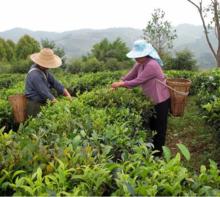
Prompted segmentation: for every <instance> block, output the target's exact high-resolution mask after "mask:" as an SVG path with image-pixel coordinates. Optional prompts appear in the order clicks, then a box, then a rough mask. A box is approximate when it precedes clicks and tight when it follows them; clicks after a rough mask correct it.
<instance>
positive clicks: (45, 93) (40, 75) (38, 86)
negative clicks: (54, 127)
mask: <svg viewBox="0 0 220 197" xmlns="http://www.w3.org/2000/svg"><path fill="white" fill-rule="evenodd" d="M30 58H31V60H32V61H33V62H34V63H35V64H33V65H32V66H31V68H30V70H29V72H28V74H27V77H26V84H25V96H26V98H27V115H28V116H33V117H34V116H36V115H37V113H38V112H39V111H40V107H41V106H42V105H44V104H45V103H46V102H47V100H50V101H51V102H56V98H55V97H54V96H53V94H52V93H51V91H50V89H51V88H54V89H55V90H56V91H57V93H58V94H62V95H64V96H66V97H68V98H69V99H71V95H70V93H69V92H68V91H67V89H65V88H64V86H63V85H62V84H61V83H59V82H58V81H57V80H56V79H55V78H54V77H53V75H52V74H51V73H49V72H48V69H50V68H57V67H59V66H61V64H62V61H61V59H60V58H59V57H58V56H57V55H55V54H54V52H53V50H51V49H49V48H44V49H42V50H41V51H40V52H39V53H34V54H32V55H31V56H30Z"/></svg>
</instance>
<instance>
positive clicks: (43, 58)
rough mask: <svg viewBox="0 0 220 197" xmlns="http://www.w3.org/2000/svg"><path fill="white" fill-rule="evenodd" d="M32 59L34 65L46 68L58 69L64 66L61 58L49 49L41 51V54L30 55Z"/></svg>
mask: <svg viewBox="0 0 220 197" xmlns="http://www.w3.org/2000/svg"><path fill="white" fill-rule="evenodd" d="M30 58H31V60H32V61H33V62H34V63H36V64H38V65H40V66H42V67H45V68H57V67H59V66H61V64H62V61H61V59H60V57H59V56H57V55H55V54H54V52H53V50H52V49H49V48H43V49H41V51H40V52H39V53H34V54H32V55H30Z"/></svg>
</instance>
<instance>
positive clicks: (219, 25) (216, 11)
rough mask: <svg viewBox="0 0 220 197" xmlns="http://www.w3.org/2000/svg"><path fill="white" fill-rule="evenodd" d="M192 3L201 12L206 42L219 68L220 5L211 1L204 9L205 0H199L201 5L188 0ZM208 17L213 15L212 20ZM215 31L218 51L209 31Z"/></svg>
mask: <svg viewBox="0 0 220 197" xmlns="http://www.w3.org/2000/svg"><path fill="white" fill-rule="evenodd" d="M187 1H188V2H190V3H191V4H192V5H193V6H195V7H196V8H197V10H198V12H199V15H200V18H201V20H202V25H203V29H204V33H205V37H206V41H207V43H208V46H209V48H210V50H211V52H212V54H213V56H214V57H215V60H216V63H217V66H218V67H220V22H219V20H220V19H219V18H220V6H219V5H220V4H219V1H218V0H209V2H210V3H209V5H208V6H207V7H205V8H204V7H203V0H199V3H195V1H192V0H187ZM208 15H211V19H210V20H208V22H207V20H205V19H207V18H208V17H207V16H208ZM210 29H214V30H215V33H216V37H217V40H218V47H217V50H215V49H214V47H213V44H212V43H211V41H210V38H209V30H210Z"/></svg>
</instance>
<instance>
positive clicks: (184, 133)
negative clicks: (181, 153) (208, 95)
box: [166, 97, 220, 170]
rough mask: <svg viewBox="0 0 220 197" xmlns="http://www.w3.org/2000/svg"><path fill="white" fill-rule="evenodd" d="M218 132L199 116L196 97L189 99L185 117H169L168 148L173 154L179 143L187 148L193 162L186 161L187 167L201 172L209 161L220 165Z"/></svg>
mask: <svg viewBox="0 0 220 197" xmlns="http://www.w3.org/2000/svg"><path fill="white" fill-rule="evenodd" d="M217 140H220V139H217V135H216V132H214V131H213V130H212V128H211V127H210V126H208V125H207V124H206V123H205V121H204V120H203V119H202V116H201V114H199V108H198V106H196V103H195V97H189V98H188V102H187V106H186V108H185V112H184V116H183V117H172V116H170V117H169V121H168V130H167V140H166V146H168V147H169V148H170V149H171V151H172V153H173V154H175V153H176V152H177V151H178V148H177V146H176V144H177V143H182V144H184V145H186V146H187V148H188V149H189V151H190V153H191V160H190V161H189V162H187V161H186V165H187V167H190V168H191V169H192V170H199V167H200V166H201V165H202V164H205V165H207V164H209V159H212V160H214V161H216V162H217V163H218V164H220V147H219V146H218V143H219V142H218V141H217Z"/></svg>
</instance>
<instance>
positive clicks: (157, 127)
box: [112, 40, 170, 156]
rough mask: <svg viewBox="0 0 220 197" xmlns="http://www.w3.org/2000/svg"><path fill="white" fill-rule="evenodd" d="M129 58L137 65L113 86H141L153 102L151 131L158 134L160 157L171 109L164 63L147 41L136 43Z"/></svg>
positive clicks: (155, 137) (154, 138) (157, 148)
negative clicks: (153, 111)
mask: <svg viewBox="0 0 220 197" xmlns="http://www.w3.org/2000/svg"><path fill="white" fill-rule="evenodd" d="M127 57H129V58H133V59H135V61H136V63H135V64H134V66H133V68H132V69H131V70H130V72H129V73H128V74H127V75H126V76H124V77H123V78H122V80H121V81H118V82H114V83H113V84H112V88H118V87H126V88H132V87H136V86H141V88H142V90H143V92H144V94H145V95H146V96H148V97H149V98H150V99H151V100H152V101H153V103H154V109H155V116H153V117H152V118H151V120H150V129H151V130H154V131H156V132H157V133H156V135H155V136H154V137H153V144H154V148H155V150H158V151H159V152H157V153H156V154H155V155H157V156H160V155H161V154H162V146H163V145H164V144H165V136H166V129H167V117H168V111H169V108H170V94H169V90H168V88H167V87H166V86H164V85H163V84H162V83H165V76H164V74H163V71H162V69H161V66H162V65H163V63H162V61H161V59H160V57H159V55H158V53H157V52H156V50H155V49H154V48H153V47H152V45H151V44H149V43H147V42H146V41H145V40H137V41H135V42H134V46H133V49H132V50H131V51H130V52H129V53H128V54H127ZM158 81H160V82H162V83H158Z"/></svg>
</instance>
